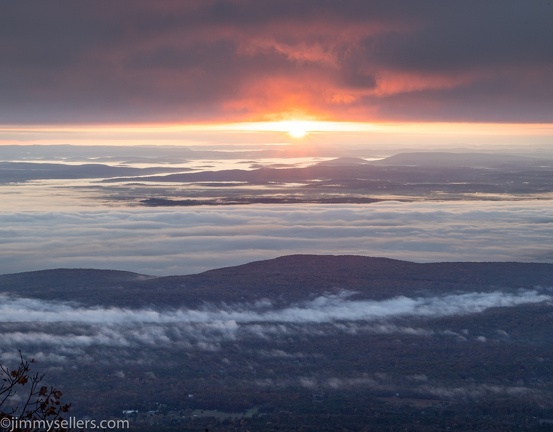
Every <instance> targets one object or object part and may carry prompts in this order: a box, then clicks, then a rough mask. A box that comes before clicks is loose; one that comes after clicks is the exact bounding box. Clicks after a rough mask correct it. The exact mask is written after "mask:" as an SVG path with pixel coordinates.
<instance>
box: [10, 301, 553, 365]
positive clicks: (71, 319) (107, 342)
mask: <svg viewBox="0 0 553 432" xmlns="http://www.w3.org/2000/svg"><path fill="white" fill-rule="evenodd" d="M352 295H353V293H351V292H342V293H341V294H338V295H323V296H319V297H317V298H315V299H313V300H310V301H305V302H302V303H297V304H292V305H289V306H287V307H284V308H276V307H274V306H273V304H272V303H271V302H270V301H268V300H265V301H259V302H257V303H255V304H236V305H225V304H223V305H215V304H206V305H205V306H204V307H202V308H200V309H174V310H159V309H153V308H150V309H122V308H101V307H93V308H90V307H83V306H79V305H77V304H71V303H66V302H51V301H42V300H36V299H30V298H19V297H12V296H10V295H2V297H1V301H2V302H1V305H0V325H1V326H2V341H3V347H20V346H21V345H35V346H36V345H39V346H41V345H48V346H53V347H55V348H56V353H57V354H58V355H60V354H63V352H64V350H65V351H66V352H67V353H75V350H78V349H82V348H87V347H91V346H96V345H98V346H105V347H112V348H139V347H141V346H146V347H164V346H165V347H169V346H172V347H182V348H197V349H202V350H217V349H218V348H219V344H220V343H222V342H225V341H236V340H240V339H243V338H252V337H254V338H263V339H266V338H269V337H270V338H274V337H280V336H286V337H290V336H293V335H300V336H301V335H309V336H317V335H328V334H329V333H335V334H339V333H350V334H351V333H360V332H368V333H377V334H393V333H396V334H402V333H403V334H410V335H416V336H430V335H432V334H433V331H432V330H428V329H423V328H412V327H407V326H405V325H397V323H395V322H394V320H396V319H398V318H410V319H417V318H438V317H444V316H456V315H467V314H477V313H481V312H483V311H485V310H487V309H489V308H498V307H515V306H518V305H524V304H535V303H542V302H550V301H552V300H553V296H552V295H551V294H550V293H549V292H548V291H544V292H538V291H537V290H519V291H518V292H516V293H504V292H499V291H495V292H490V293H479V292H472V293H464V294H455V295H447V296H439V297H417V298H409V297H396V298H393V299H388V300H382V301H374V300H355V299H354V298H351V297H352ZM321 326H323V327H321ZM440 334H445V333H444V332H441V333H440ZM451 336H453V337H455V336H457V337H458V336H459V335H457V334H454V333H451Z"/></svg>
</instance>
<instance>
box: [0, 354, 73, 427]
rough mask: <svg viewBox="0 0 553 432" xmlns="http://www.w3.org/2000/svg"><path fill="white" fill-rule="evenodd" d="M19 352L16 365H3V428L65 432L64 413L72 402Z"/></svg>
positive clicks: (0, 368)
mask: <svg viewBox="0 0 553 432" xmlns="http://www.w3.org/2000/svg"><path fill="white" fill-rule="evenodd" d="M32 363H34V360H27V359H25V357H24V356H23V354H22V353H21V352H19V360H18V364H17V365H16V366H15V367H12V368H10V367H8V366H4V365H0V379H1V381H0V431H2V432H3V431H10V432H27V431H29V432H30V431H33V432H39V431H46V430H48V431H52V432H62V431H66V430H67V429H66V428H64V427H63V422H62V420H63V418H62V415H63V414H64V413H66V412H68V411H69V408H70V404H64V403H62V401H61V397H62V392H61V391H59V390H57V389H55V388H54V387H48V386H45V385H43V380H44V374H40V373H37V372H33V371H32V370H31V364H32Z"/></svg>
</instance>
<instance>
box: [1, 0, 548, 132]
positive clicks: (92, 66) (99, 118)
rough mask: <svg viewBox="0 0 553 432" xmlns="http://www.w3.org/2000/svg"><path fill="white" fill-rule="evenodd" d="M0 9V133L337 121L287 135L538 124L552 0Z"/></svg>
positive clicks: (15, 5) (202, 0) (273, 128)
mask: <svg viewBox="0 0 553 432" xmlns="http://www.w3.org/2000/svg"><path fill="white" fill-rule="evenodd" d="M1 9H2V11H1V13H0V35H1V40H2V41H3V43H2V44H0V55H1V58H2V61H1V62H0V77H1V80H0V94H1V95H2V96H1V97H0V142H2V143H25V142H27V143H52V142H56V140H57V141H58V142H59V141H60V140H63V139H65V141H64V142H67V141H71V140H73V141H75V142H77V141H79V139H81V140H82V135H83V134H90V133H91V132H94V133H97V134H98V133H99V135H96V136H97V137H99V138H102V137H104V138H105V137H107V136H109V137H113V136H115V135H117V134H119V135H121V134H123V135H125V134H127V135H125V136H127V137H128V139H129V140H132V139H133V138H132V136H133V134H137V133H150V134H154V135H156V134H157V135H158V136H163V135H164V134H165V136H172V135H171V134H175V133H177V136H178V138H179V139H180V138H183V137H184V136H186V134H189V135H190V134H194V133H197V132H198V131H210V132H212V133H214V130H215V132H217V131H218V132H220V131H234V132H236V131H251V130H254V131H258V132H260V131H261V132H289V130H284V129H287V128H288V127H287V126H282V124H281V123H274V122H275V121H282V120H284V121H293V120H302V121H326V122H341V123H325V124H323V123H309V124H308V123H305V124H300V125H299V126H298V125H297V124H296V125H295V126H294V128H295V129H296V132H295V134H296V135H298V136H300V135H302V134H303V133H304V132H309V131H318V132H333V131H335V132H344V131H347V132H363V133H366V132H375V128H376V131H377V132H382V133H388V132H392V133H394V132H397V133H405V132H409V133H411V132H413V131H415V132H417V131H419V132H420V131H421V130H422V131H426V132H428V133H434V131H435V130H437V133H442V132H443V130H445V129H444V128H447V127H449V126H451V125H452V124H454V125H453V126H452V129H451V131H453V133H455V131H456V130H457V131H461V130H462V131H465V132H469V131H471V130H472V131H475V133H482V134H489V133H493V132H494V131H495V132H497V133H498V134H502V133H503V134H508V135H513V134H515V135H517V134H518V135H523V136H525V137H536V136H540V137H542V138H544V137H545V138H546V139H549V138H550V137H551V136H553V127H552V117H553V116H552V113H553V80H551V77H552V76H553V51H552V50H551V41H552V40H553V26H552V25H551V22H553V4H551V2H548V1H545V0H543V1H542V0H536V1H531V2H521V1H518V0H517V1H511V0H501V1H500V0H497V1H493V0H489V1H485V2H482V1H476V0H472V1H463V2H445V1H441V0H440V1H438V0H436V1H422V2H413V1H407V0H405V1H388V0H386V1H384V0H383V1H372V0H370V1H368V0H342V1H327V0H302V1H297V0H278V1H267V0H235V1H231V0H227V1H223V0H220V1H211V0H186V1H173V0H164V1H149V0H148V1H145V0H132V1H131V0H122V1H117V2H108V1H96V2H72V1H56V2H35V3H32V4H30V3H26V2H4V3H3V4H2V6H1ZM250 122H264V123H260V124H258V125H257V126H256V125H254V126H252V125H251V123H250ZM342 122H348V123H342ZM474 123H479V124H480V125H478V126H476V125H474ZM481 123H484V125H481ZM237 124H238V125H237ZM502 124H509V126H506V128H504V127H503V126H501V125H502ZM325 125H326V126H325ZM455 125H457V126H455ZM145 126H148V128H146V129H144V127H145ZM436 126H437V127H438V129H434V128H435V127H436ZM440 128H441V129H440ZM288 129H290V128H288ZM298 129H299V130H298ZM72 134H73V135H72ZM102 134H103V135H102ZM168 134H169V135H168ZM545 138H544V139H545ZM119 139H121V137H119ZM542 142H543V140H542ZM69 143H71V142H69Z"/></svg>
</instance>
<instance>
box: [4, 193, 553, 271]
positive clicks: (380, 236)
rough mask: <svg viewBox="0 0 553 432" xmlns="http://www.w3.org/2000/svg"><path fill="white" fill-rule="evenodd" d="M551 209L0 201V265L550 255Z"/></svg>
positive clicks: (181, 267)
mask: <svg viewBox="0 0 553 432" xmlns="http://www.w3.org/2000/svg"><path fill="white" fill-rule="evenodd" d="M52 199H55V198H52ZM552 213H553V205H552V204H551V202H550V201H544V200H534V201H533V200H525V201H508V202H506V201H503V202H501V201H496V202H492V201H487V202H483V201H474V202H440V203H435V202H427V203H399V202H382V203H375V204H371V205H363V206H361V205H340V207H337V206H332V205H303V206H301V207H296V206H288V205H278V206H274V205H256V206H243V207H224V208H194V209H189V208H177V209H169V208H166V209H144V208H140V209H114V208H109V207H105V208H101V209H96V210H87V209H86V208H85V207H83V206H81V207H80V208H78V209H71V208H67V209H64V211H60V212H57V211H28V212H19V211H16V210H15V211H7V212H6V211H4V212H2V213H0V242H1V246H2V247H1V248H0V274H3V273H15V272H21V271H30V270H40V269H47V268H59V267H69V268H75V267H80V268H83V267H85V268H111V269H118V270H129V271H134V272H137V273H143V274H152V275H169V274H190V273H196V272H200V271H203V270H208V269H212V268H218V267H223V266H229V265H237V264H243V263H246V262H250V261H255V260H259V259H264V258H267V259H268V258H274V257H277V256H281V255H287V254H295V253H308V254H312V253H318V254H334V255H336V254H358V255H367V256H386V257H390V258H397V259H405V260H410V261H418V262H431V261H534V262H553V249H552V248H551V245H550V243H551V242H550V241H549V239H551V238H553V218H552V217H551V214H552Z"/></svg>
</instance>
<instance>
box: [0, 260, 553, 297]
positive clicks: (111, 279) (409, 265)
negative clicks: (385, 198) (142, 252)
mask: <svg viewBox="0 0 553 432" xmlns="http://www.w3.org/2000/svg"><path fill="white" fill-rule="evenodd" d="M538 285H541V286H552V285H553V264H540V263H504V262H489V263H484V262H480V263H475V262H461V263H453V262H451V263H450V262H444V263H424V264H418V263H413V262H408V261H399V260H393V259H388V258H373V257H364V256H355V255H341V256H332V255H288V256H283V257H279V258H275V259H271V260H264V261H257V262H252V263H248V264H243V265H239V266H234V267H225V268H220V269H215V270H209V271H206V272H203V273H199V274H193V275H184V276H165V277H153V276H146V275H139V274H136V273H130V272H122V271H114V270H91V269H56V270H43V271H36V272H27V273H16V274H6V275H0V293H1V292H4V293H12V294H16V295H19V296H30V297H37V298H41V299H45V300H56V299H59V300H68V301H77V302H82V303H85V304H99V305H110V306H125V307H127V306H131V307H143V306H147V305H150V304H156V305H165V306H174V307H177V306H181V305H186V306H189V307H196V306H198V305H201V304H203V303H205V302H231V303H232V302H234V303H236V302H254V301H256V300H259V299H263V298H269V299H271V300H275V301H282V302H283V303H290V302H297V301H302V300H306V299H309V298H311V297H312V296H313V295H314V293H322V292H326V293H336V292H339V291H342V290H352V291H356V292H358V296H359V297H360V298H370V299H375V300H381V299H385V298H392V297H396V296H402V295H403V296H414V295H415V296H417V295H426V294H428V293H434V294H447V293H452V292H461V291H472V292H474V291H482V292H483V291H491V290H494V289H503V290H505V289H506V290H516V289H518V288H521V287H524V288H532V287H533V286H538Z"/></svg>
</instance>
